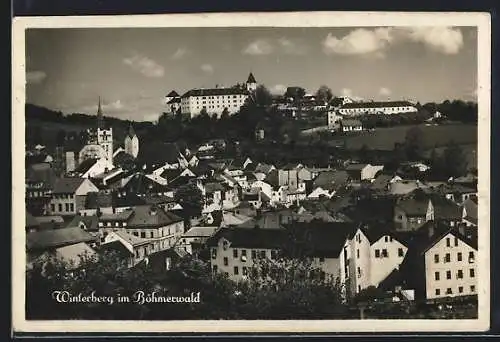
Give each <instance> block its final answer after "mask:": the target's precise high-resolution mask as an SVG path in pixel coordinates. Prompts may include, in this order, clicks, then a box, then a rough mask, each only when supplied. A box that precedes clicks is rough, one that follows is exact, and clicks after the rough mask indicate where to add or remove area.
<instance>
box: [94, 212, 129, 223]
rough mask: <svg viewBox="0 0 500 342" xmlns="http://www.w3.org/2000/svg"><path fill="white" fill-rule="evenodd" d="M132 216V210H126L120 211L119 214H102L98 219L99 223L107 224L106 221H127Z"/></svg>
mask: <svg viewBox="0 0 500 342" xmlns="http://www.w3.org/2000/svg"><path fill="white" fill-rule="evenodd" d="M133 214H134V210H133V209H127V210H123V211H120V212H119V213H114V214H102V215H101V216H100V217H99V221H101V222H107V221H113V222H114V221H128V219H129V218H130V217H131V216H132V215H133Z"/></svg>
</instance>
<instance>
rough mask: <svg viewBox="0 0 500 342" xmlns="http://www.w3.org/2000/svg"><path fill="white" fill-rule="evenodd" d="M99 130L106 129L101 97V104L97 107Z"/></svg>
mask: <svg viewBox="0 0 500 342" xmlns="http://www.w3.org/2000/svg"><path fill="white" fill-rule="evenodd" d="M97 128H104V117H103V116H102V108H101V97H100V96H99V104H98V105H97Z"/></svg>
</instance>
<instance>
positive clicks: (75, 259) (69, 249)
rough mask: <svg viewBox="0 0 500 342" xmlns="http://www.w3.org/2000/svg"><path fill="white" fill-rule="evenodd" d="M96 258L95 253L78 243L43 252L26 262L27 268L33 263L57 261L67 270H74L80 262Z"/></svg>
mask: <svg viewBox="0 0 500 342" xmlns="http://www.w3.org/2000/svg"><path fill="white" fill-rule="evenodd" d="M94 258H97V253H96V251H95V250H94V249H93V248H92V247H90V246H89V245H88V244H87V243H85V242H78V243H75V244H71V245H66V246H62V247H58V248H55V249H51V250H48V251H45V252H44V253H42V254H41V255H39V256H37V257H36V258H35V259H32V260H30V261H29V262H28V264H27V268H30V267H32V265H33V263H35V262H48V261H59V262H63V263H64V265H65V267H66V269H67V270H74V269H77V268H79V267H80V266H81V263H82V261H84V260H86V259H87V260H89V259H94Z"/></svg>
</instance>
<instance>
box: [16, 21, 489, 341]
mask: <svg viewBox="0 0 500 342" xmlns="http://www.w3.org/2000/svg"><path fill="white" fill-rule="evenodd" d="M300 18H302V20H299V19H300ZM277 25H278V26H277ZM13 28H14V29H13V32H14V33H13V37H14V41H13V85H14V86H13V89H14V96H13V108H14V112H13V127H12V129H13V151H12V156H13V157H12V158H13V189H14V190H13V208H14V215H13V227H12V231H13V235H12V236H13V240H12V246H13V248H12V250H13V253H14V257H13V275H12V281H13V290H14V296H13V298H14V303H13V312H14V316H15V317H14V322H15V323H14V329H16V326H17V328H18V329H20V330H22V331H32V330H31V329H34V330H36V331H57V330H60V329H62V330H64V331H99V332H111V331H114V332H116V331H122V330H123V331H142V332H147V331H185V332H194V331H209V332H210V331H216V332H222V331H226V330H227V329H229V330H230V331H267V332H273V331H278V332H287V331H294V332H300V331H373V329H377V330H378V331H405V330H407V329H411V330H422V331H427V330H430V331H437V330H452V331H461V330H476V331H477V330H485V329H487V328H488V324H489V301H490V298H489V278H490V274H489V260H488V258H489V232H490V226H489V215H490V213H489V188H490V184H489V162H490V161H489V158H490V156H489V149H490V147H489V145H488V144H489V137H490V127H489V126H490V107H489V106H490V104H489V103H490V90H489V89H490V80H489V72H490V69H489V68H490V45H489V43H490V35H491V33H490V21H489V16H488V15H483V14H480V13H475V14H473V13H461V14H456V13H455V14H451V13H414V14H410V13H390V14H389V13H386V14H385V15H383V13H378V14H376V13H372V14H368V13H366V15H363V14H362V13H349V12H347V13H302V14H301V13H282V14H276V13H275V14H271V13H268V14H229V13H226V14H204V15H193V14H190V15H163V16H161V15H160V16H154V15H151V16H116V17H111V16H110V17H105V16H103V17H87V18H84V17H67V18H62V17H61V18H55V17H50V18H35V17H32V18H21V19H19V20H17V22H14V26H13ZM23 224H24V228H25V229H23V227H22V225H23ZM339 321H341V323H340V324H339ZM16 323H17V324H16ZM226 323H227V324H226ZM62 327H64V328H62ZM374 327H376V328H374ZM378 327H380V328H378ZM51 329H54V330H51Z"/></svg>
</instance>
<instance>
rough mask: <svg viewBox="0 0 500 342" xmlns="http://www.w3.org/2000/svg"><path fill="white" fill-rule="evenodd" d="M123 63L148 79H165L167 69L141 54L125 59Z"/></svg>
mask: <svg viewBox="0 0 500 342" xmlns="http://www.w3.org/2000/svg"><path fill="white" fill-rule="evenodd" d="M123 63H124V64H125V65H128V66H130V67H131V68H132V69H133V70H135V71H137V72H140V73H141V74H143V75H144V76H146V77H152V78H159V77H163V75H164V74H165V68H164V67H163V66H161V65H159V64H158V63H156V62H155V61H154V60H152V59H151V58H148V57H146V56H142V55H139V54H135V55H134V56H132V57H129V58H124V59H123Z"/></svg>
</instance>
